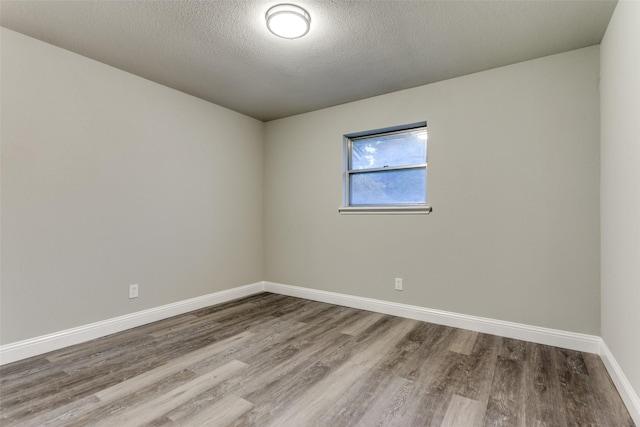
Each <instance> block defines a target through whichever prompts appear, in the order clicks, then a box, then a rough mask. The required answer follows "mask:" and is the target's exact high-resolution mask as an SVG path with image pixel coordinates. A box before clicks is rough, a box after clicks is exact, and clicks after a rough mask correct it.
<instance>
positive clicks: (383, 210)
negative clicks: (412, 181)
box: [338, 122, 432, 214]
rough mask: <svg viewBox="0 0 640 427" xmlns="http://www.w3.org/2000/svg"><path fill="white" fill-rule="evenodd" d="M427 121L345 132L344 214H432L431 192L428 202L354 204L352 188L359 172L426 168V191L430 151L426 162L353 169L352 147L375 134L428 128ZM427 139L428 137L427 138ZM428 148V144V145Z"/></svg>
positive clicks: (342, 207)
mask: <svg viewBox="0 0 640 427" xmlns="http://www.w3.org/2000/svg"><path fill="white" fill-rule="evenodd" d="M426 131H427V122H418V123H411V124H407V125H400V126H394V127H389V128H383V129H375V130H370V131H365V132H358V133H352V134H347V135H344V151H343V155H344V161H343V174H342V206H341V207H340V208H339V209H338V212H339V213H341V214H429V213H431V211H432V208H431V206H429V205H428V204H427V195H426V194H425V203H399V204H374V205H352V204H351V200H350V196H351V189H350V188H349V183H350V181H351V180H350V177H351V176H352V175H354V174H359V173H371V172H382V171H390V170H403V169H424V171H425V192H426V190H427V182H426V181H427V171H428V167H427V166H428V153H427V155H426V159H425V162H424V163H420V164H412V165H402V166H385V167H382V168H380V167H378V168H370V169H352V166H351V160H352V150H353V141H356V140H358V139H364V138H371V137H374V136H385V135H392V134H400V133H413V132H426ZM425 143H426V141H425ZM427 151H428V145H427Z"/></svg>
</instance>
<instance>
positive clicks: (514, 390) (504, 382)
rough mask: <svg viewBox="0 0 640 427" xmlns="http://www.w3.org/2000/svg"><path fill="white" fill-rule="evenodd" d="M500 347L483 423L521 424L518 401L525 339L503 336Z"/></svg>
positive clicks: (519, 400)
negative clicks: (519, 339) (523, 340)
mask: <svg viewBox="0 0 640 427" xmlns="http://www.w3.org/2000/svg"><path fill="white" fill-rule="evenodd" d="M500 342H501V347H500V351H499V353H498V354H499V355H498V357H497V359H496V368H495V373H494V376H493V382H492V384H491V390H490V395H489V401H488V404H487V410H486V413H485V418H484V423H485V425H487V426H519V425H522V421H523V420H522V418H521V416H520V411H519V409H518V408H519V406H518V404H519V403H520V402H521V399H520V393H521V387H522V382H523V381H522V376H523V374H524V359H525V348H524V347H525V346H524V342H522V341H520V342H518V341H517V340H512V339H508V338H502V339H500Z"/></svg>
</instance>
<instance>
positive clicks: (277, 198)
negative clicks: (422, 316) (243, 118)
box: [265, 46, 600, 334]
mask: <svg viewBox="0 0 640 427" xmlns="http://www.w3.org/2000/svg"><path fill="white" fill-rule="evenodd" d="M598 78H599V48H598V47H597V46H596V47H590V48H586V49H581V50H577V51H572V52H568V53H564V54H560V55H555V56H551V57H545V58H541V59H537V60H533V61H529V62H524V63H520V64H516V65H512V66H507V67H503V68H499V69H495V70H491V71H486V72H482V73H478V74H473V75H469V76H465V77H461V78H457V79H453V80H448V81H444V82H440V83H436V84H431V85H427V86H422V87H418V88H414V89H410V90H405V91H401V92H396V93H391V94H388V95H383V96H380V97H376V98H371V99H367V100H363V101H359V102H354V103H350V104H345V105H341V106H337V107H333V108H328V109H324V110H320V111H316V112H312V113H308V114H303V115H299V116H294V117H290V118H286V119H282V120H278V121H273V122H269V123H267V124H266V128H265V133H266V147H265V171H266V178H265V200H267V203H266V206H265V271H266V276H265V279H266V280H269V281H274V282H280V283H285V284H291V285H298V286H304V287H309V288H315V289H321V290H326V291H334V292H341V293H345V294H350V295H358V296H364V297H371V298H377V299H382V300H388V301H397V302H401V303H408V304H414V305H419V306H424V307H429V308H435V309H442V310H449V311H453V312H458V313H465V314H470V315H478V316H484V317H489V318H494V319H501V320H507V321H514V322H521V323H525V324H530V325H537V326H543V327H550V328H557V329H562V330H567V331H575V332H582V333H589V334H599V333H600V298H599V293H600V287H599V281H600V279H599V278H600V251H599V245H600V234H599V209H598V206H599V133H600V129H599V108H598V106H599V91H598ZM422 120H426V121H427V123H428V127H429V153H428V154H429V172H428V201H429V203H430V204H431V205H433V207H434V213H433V214H431V215H428V216H407V215H395V216H392V215H369V216H365V215H358V216H355V215H352V216H347V215H342V216H341V215H339V214H338V211H337V210H338V206H339V205H340V202H341V191H342V176H341V172H342V147H343V140H342V136H343V135H344V134H346V133H352V132H357V131H364V130H368V129H376V128H382V127H387V126H392V125H399V124H404V123H412V122H417V121H422ZM394 277H402V278H404V280H405V290H404V291H403V292H397V291H395V290H394V289H393V282H394V280H393V279H394Z"/></svg>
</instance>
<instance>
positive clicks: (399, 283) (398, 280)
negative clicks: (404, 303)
mask: <svg viewBox="0 0 640 427" xmlns="http://www.w3.org/2000/svg"><path fill="white" fill-rule="evenodd" d="M401 290H402V279H401V278H400V277H396V291H401Z"/></svg>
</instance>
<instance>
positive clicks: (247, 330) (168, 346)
mask: <svg viewBox="0 0 640 427" xmlns="http://www.w3.org/2000/svg"><path fill="white" fill-rule="evenodd" d="M0 399H1V400H0V409H1V418H0V424H2V425H3V426H14V425H25V426H41V425H60V426H62V425H64V426H85V425H92V426H93V425H104V426H142V425H150V426H151V425H154V426H159V425H167V426H171V425H181V426H295V427H298V426H332V427H334V426H366V427H369V426H463V427H469V426H587V425H588V426H615V427H621V426H633V422H632V420H631V419H630V417H629V414H628V412H627V411H626V409H625V407H624V405H623V403H622V401H621V399H620V397H619V395H618V394H617V392H616V390H615V388H614V386H613V384H612V382H611V379H610V378H609V376H608V374H607V372H606V370H605V368H604V366H603V364H602V361H601V360H600V358H599V357H598V356H596V355H592V354H587V353H580V352H577V351H571V350H564V349H560V348H555V347H548V346H544V345H538V344H532V343H529V342H524V341H518V340H513V339H506V338H500V337H497V336H493V335H487V334H481V333H476V332H470V331H466V330H462V329H456V328H450V327H445V326H438V325H434V324H430V323H424V322H419V321H415V320H409V319H403V318H399V317H394V316H387V315H382V314H377V313H371V312H367V311H362V310H356V309H352V308H345V307H340V306H334V305H330V304H324V303H318V302H313V301H308V300H303V299H298V298H291V297H286V296H282V295H275V294H268V293H264V294H259V295H255V296H252V297H248V298H244V299H241V300H237V301H232V302H229V303H226V304H222V305H218V306H214V307H209V308H206V309H203V310H198V311H194V312H191V313H188V314H184V315H181V316H177V317H174V318H171V319H167V320H164V321H160V322H156V323H153V324H149V325H145V326H142V327H139V328H136V329H132V330H129V331H125V332H121V333H118V334H114V335H111V336H109V337H105V338H101V339H98V340H94V341H91V342H87V343H83V344H79V345H76V346H73V347H68V348H65V349H62V350H58V351H55V352H51V353H48V354H45V355H42V356H38V357H34V358H31V359H27V360H24V361H20V362H16V363H13V364H9V365H5V366H3V367H1V368H0Z"/></svg>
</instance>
